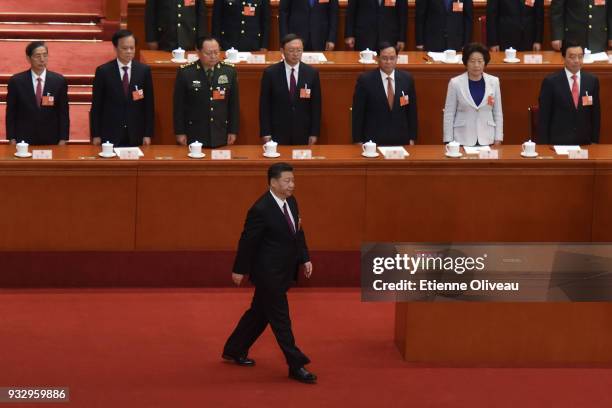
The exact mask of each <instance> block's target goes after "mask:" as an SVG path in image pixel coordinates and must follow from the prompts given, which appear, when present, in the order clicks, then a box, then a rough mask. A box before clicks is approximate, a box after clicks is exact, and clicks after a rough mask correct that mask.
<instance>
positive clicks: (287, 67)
mask: <svg viewBox="0 0 612 408" xmlns="http://www.w3.org/2000/svg"><path fill="white" fill-rule="evenodd" d="M291 68H293V69H294V70H295V71H294V72H293V76H294V77H295V89H296V90H297V83H298V73H299V72H300V63H299V62H298V63H297V64H295V66H294V67H292V66H291V65H289V64H287V62H286V61H285V75H287V89H289V90H291V78H290V75H291Z"/></svg>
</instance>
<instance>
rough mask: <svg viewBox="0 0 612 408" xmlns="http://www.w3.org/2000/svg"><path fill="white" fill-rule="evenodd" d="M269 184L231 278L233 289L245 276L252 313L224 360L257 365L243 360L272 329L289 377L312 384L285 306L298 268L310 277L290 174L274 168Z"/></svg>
mask: <svg viewBox="0 0 612 408" xmlns="http://www.w3.org/2000/svg"><path fill="white" fill-rule="evenodd" d="M268 184H269V186H270V191H268V192H266V193H265V194H264V195H263V196H261V197H260V198H259V199H258V200H257V201H256V202H255V204H253V206H252V207H251V208H250V209H249V212H248V214H247V218H246V221H245V223H244V229H243V231H242V235H241V237H240V242H239V243H238V253H237V254H236V260H235V261H234V268H233V273H232V280H233V281H234V283H235V284H236V285H240V283H241V282H242V279H243V277H244V275H249V278H250V280H251V282H253V284H254V285H255V294H254V295H253V300H252V302H251V307H250V308H249V309H248V310H247V311H246V312H245V313H244V315H243V316H242V318H241V319H240V321H239V322H238V325H237V326H236V328H235V329H234V332H233V333H232V334H231V335H230V337H229V339H228V340H227V342H226V343H225V347H224V349H223V358H224V359H225V360H230V361H233V362H235V363H236V364H238V365H242V366H253V365H255V361H254V360H252V359H250V358H248V357H247V356H248V352H249V349H250V348H251V346H252V345H253V343H255V341H256V340H257V338H258V337H259V336H260V335H261V333H263V331H264V330H265V328H266V327H267V326H268V324H270V327H271V328H272V332H273V333H274V336H275V337H276V341H277V342H278V344H279V346H280V347H281V350H282V351H283V354H284V355H285V359H286V361H287V364H288V365H289V377H290V378H293V379H295V380H297V381H301V382H305V383H314V382H316V380H317V377H316V376H315V375H314V374H313V373H311V372H309V371H308V370H306V369H305V368H304V366H305V365H306V364H308V363H310V359H309V358H308V357H306V356H305V355H304V353H302V352H301V351H300V349H299V348H297V346H296V345H295V339H294V337H293V332H292V330H291V319H290V318H289V305H288V303H287V291H288V290H289V287H290V286H291V284H292V283H293V282H294V281H295V280H296V279H297V273H298V269H299V267H300V265H302V266H303V268H304V275H305V276H306V278H310V275H311V274H312V263H311V262H310V258H309V255H308V247H307V246H306V239H305V237H304V231H303V230H302V227H301V222H300V213H299V210H298V205H297V201H296V200H295V198H294V197H293V190H294V187H295V181H294V176H293V168H292V167H291V166H290V165H288V164H287V163H275V164H273V165H272V166H270V168H269V169H268Z"/></svg>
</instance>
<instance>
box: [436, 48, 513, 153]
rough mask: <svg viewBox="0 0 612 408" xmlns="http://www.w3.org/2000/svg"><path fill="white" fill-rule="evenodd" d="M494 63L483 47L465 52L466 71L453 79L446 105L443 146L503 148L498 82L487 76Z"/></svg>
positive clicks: (464, 50)
mask: <svg viewBox="0 0 612 408" xmlns="http://www.w3.org/2000/svg"><path fill="white" fill-rule="evenodd" d="M490 60H491V55H490V54H489V50H488V49H487V48H486V47H485V46H484V45H482V44H479V43H471V44H468V45H466V46H465V47H464V48H463V65H465V66H466V67H467V71H466V72H465V73H463V74H461V75H459V76H456V77H454V78H451V80H450V81H449V83H448V91H447V92H446V104H445V105H444V143H448V142H452V141H455V142H458V143H459V144H461V145H463V146H488V145H491V144H496V145H497V144H501V142H502V140H503V139H504V131H503V126H504V118H503V114H502V103H501V92H500V90H499V78H497V77H495V76H493V75H489V74H485V73H484V68H485V67H486V66H487V64H488V63H489V61H490Z"/></svg>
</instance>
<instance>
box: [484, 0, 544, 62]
mask: <svg viewBox="0 0 612 408" xmlns="http://www.w3.org/2000/svg"><path fill="white" fill-rule="evenodd" d="M543 31H544V0H523V1H521V0H487V44H488V45H489V50H490V51H500V50H502V51H503V50H505V49H507V48H510V47H512V48H514V49H515V50H518V51H540V50H541V49H542V32H543Z"/></svg>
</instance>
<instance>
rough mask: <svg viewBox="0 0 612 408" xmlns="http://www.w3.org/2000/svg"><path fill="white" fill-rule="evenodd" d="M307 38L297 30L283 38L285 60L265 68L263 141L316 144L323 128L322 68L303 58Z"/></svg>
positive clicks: (261, 117) (261, 113)
mask: <svg viewBox="0 0 612 408" xmlns="http://www.w3.org/2000/svg"><path fill="white" fill-rule="evenodd" d="M303 51H304V42H303V41H302V39H301V38H300V37H298V36H297V35H295V34H288V35H286V36H285V37H284V38H283V39H282V41H281V52H282V54H283V61H281V62H279V63H277V64H274V65H272V66H270V67H268V68H266V69H265V70H264V73H263V77H262V79H261V91H260V92H261V93H260V96H259V129H260V132H261V137H262V141H263V142H264V143H265V142H267V141H269V140H274V141H275V142H277V143H280V144H284V145H306V144H308V145H312V144H315V143H316V142H317V139H318V137H319V130H320V128H321V86H320V84H319V72H318V71H317V70H316V69H314V68H313V67H311V66H310V65H307V64H304V63H303V62H300V59H301V58H302V52H303Z"/></svg>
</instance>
